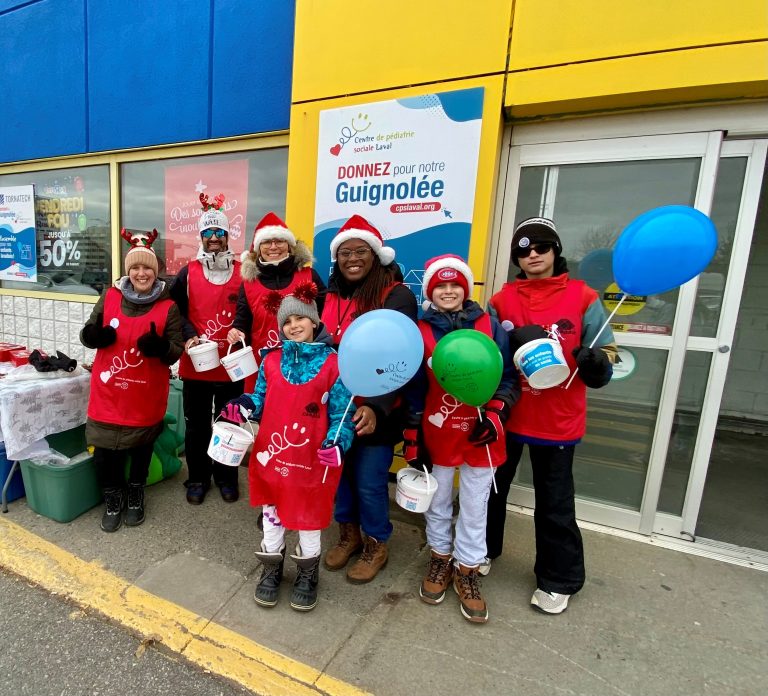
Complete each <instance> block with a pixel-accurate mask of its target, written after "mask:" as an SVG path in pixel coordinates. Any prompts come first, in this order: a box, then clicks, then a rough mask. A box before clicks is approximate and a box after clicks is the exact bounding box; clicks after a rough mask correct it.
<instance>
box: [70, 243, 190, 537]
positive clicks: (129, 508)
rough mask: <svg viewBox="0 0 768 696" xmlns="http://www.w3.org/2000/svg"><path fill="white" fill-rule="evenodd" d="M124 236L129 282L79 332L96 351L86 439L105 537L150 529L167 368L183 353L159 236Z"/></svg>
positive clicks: (112, 291)
mask: <svg viewBox="0 0 768 696" xmlns="http://www.w3.org/2000/svg"><path fill="white" fill-rule="evenodd" d="M121 235H122V237H123V239H125V240H126V241H127V242H128V243H129V244H130V249H129V250H128V253H126V255H125V264H124V266H125V275H124V276H123V277H122V278H120V279H119V280H117V281H115V284H114V286H113V287H110V288H107V289H106V290H105V291H104V293H103V294H102V296H101V297H100V298H99V300H98V302H97V303H96V305H95V306H94V308H93V311H92V312H91V316H90V317H89V318H88V321H87V322H86V323H85V326H84V327H83V329H82V331H81V332H80V341H81V343H82V344H83V345H84V346H85V347H86V348H95V349H96V357H95V359H94V361H93V371H92V373H91V397H90V400H89V402H88V419H87V422H86V428H85V434H86V439H87V440H88V444H89V445H93V447H94V452H93V460H94V464H95V465H96V473H97V475H98V477H99V482H100V485H101V487H102V490H103V492H104V503H105V509H104V515H103V516H102V519H101V528H102V529H103V530H104V531H105V532H115V531H117V530H118V529H119V528H120V525H121V524H122V523H123V521H125V524H126V526H129V527H135V526H137V525H140V524H141V523H142V522H143V521H144V484H145V483H146V480H147V474H148V473H149V464H150V461H151V459H152V450H153V446H154V443H155V440H156V439H157V437H158V435H159V434H160V432H161V431H162V429H163V418H164V417H165V412H166V409H167V406H168V390H169V377H170V370H169V367H170V365H172V364H173V363H175V362H176V361H177V360H178V359H179V356H180V355H181V353H182V351H183V350H184V341H183V339H182V337H181V315H180V314H179V308H178V307H177V306H176V304H175V303H174V302H173V301H172V300H171V299H170V297H169V290H168V286H167V284H166V283H165V281H163V280H159V279H158V277H157V273H158V264H157V256H156V255H155V252H154V250H153V249H152V242H154V241H155V239H156V238H157V230H152V232H151V233H150V234H148V235H145V234H130V233H128V232H127V231H126V230H122V232H121ZM128 456H130V457H131V467H130V471H129V474H128V485H127V487H126V481H125V473H124V472H125V462H126V459H127V457H128Z"/></svg>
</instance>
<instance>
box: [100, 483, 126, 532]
mask: <svg viewBox="0 0 768 696" xmlns="http://www.w3.org/2000/svg"><path fill="white" fill-rule="evenodd" d="M123 502H124V496H123V491H121V490H120V489H119V488H108V489H106V490H105V491H104V514H103V515H102V518H101V528H102V529H103V530H104V531H105V532H116V531H117V530H118V529H120V526H121V525H122V524H123Z"/></svg>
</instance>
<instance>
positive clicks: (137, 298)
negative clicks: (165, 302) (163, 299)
mask: <svg viewBox="0 0 768 696" xmlns="http://www.w3.org/2000/svg"><path fill="white" fill-rule="evenodd" d="M115 287H116V288H117V289H118V290H119V291H120V292H121V293H123V297H124V298H125V299H126V300H128V301H129V302H133V304H137V305H147V304H152V303H153V302H155V301H157V300H158V299H159V298H160V295H162V293H163V290H165V281H164V280H157V279H155V282H154V284H153V285H152V287H151V288H150V290H149V292H148V293H145V294H143V295H140V294H139V293H138V292H136V289H135V288H134V287H133V283H131V279H130V278H129V277H128V276H123V277H122V278H120V280H118V281H117V282H116V283H115Z"/></svg>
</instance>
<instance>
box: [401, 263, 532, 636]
mask: <svg viewBox="0 0 768 696" xmlns="http://www.w3.org/2000/svg"><path fill="white" fill-rule="evenodd" d="M472 286H473V278H472V271H471V270H470V268H469V266H468V265H467V264H466V263H465V262H464V261H463V260H462V259H461V258H459V257H458V256H453V255H448V254H446V255H444V256H438V257H436V258H433V259H430V260H429V261H428V262H427V267H426V270H425V272H424V280H423V288H424V296H425V297H426V298H428V299H429V300H430V301H431V305H430V307H429V309H427V310H426V312H425V313H424V316H423V317H422V319H421V320H420V321H419V329H420V331H421V334H422V338H423V340H424V360H425V364H426V365H427V367H426V377H427V383H428V386H427V389H426V393H425V394H422V395H421V398H418V397H417V396H414V395H413V394H411V396H410V398H409V401H410V403H409V412H410V413H409V422H410V423H411V424H412V425H413V426H414V427H411V428H408V429H406V430H405V431H404V433H403V439H404V443H405V451H404V454H405V459H406V461H408V463H409V464H411V465H412V466H414V467H416V468H422V466H426V467H427V468H428V469H430V470H431V472H432V475H433V476H434V477H435V478H436V479H437V484H438V487H437V491H436V492H435V494H434V497H433V498H432V502H431V504H430V506H429V509H428V510H427V512H426V513H425V518H426V523H427V524H426V528H427V543H428V544H429V546H430V549H431V555H430V561H429V567H428V570H427V574H426V576H425V577H424V579H423V580H422V582H421V586H420V587H419V597H420V598H421V599H422V601H424V602H426V603H427V604H440V602H442V601H443V599H444V598H445V592H446V590H447V589H448V587H449V586H450V584H451V581H453V587H454V589H455V590H456V593H457V595H458V596H459V601H460V605H461V613H462V615H463V616H464V618H465V619H467V620H468V621H471V622H474V623H485V622H486V621H487V620H488V607H487V604H486V602H485V600H484V599H483V596H482V594H481V592H480V581H479V577H478V567H479V565H480V563H481V562H482V561H483V560H484V558H485V555H486V548H485V527H486V517H487V503H488V494H489V491H490V488H491V482H492V477H493V471H494V467H497V466H499V465H500V464H501V463H503V462H504V459H505V456H506V454H505V445H504V423H505V421H506V419H507V417H508V416H509V411H510V408H511V407H512V405H513V404H514V403H515V401H516V400H517V399H518V397H519V395H520V387H519V384H518V381H517V373H516V371H515V370H514V367H513V364H512V359H511V355H510V351H509V339H508V337H507V333H506V331H504V329H502V328H501V325H500V324H499V322H498V321H497V320H496V319H494V318H492V317H491V316H489V315H488V314H487V313H486V312H485V311H484V310H483V309H482V307H480V305H479V304H477V302H474V301H472V300H470V299H468V298H469V296H470V295H471V293H472ZM456 329H474V330H476V331H481V332H483V333H485V334H486V335H488V336H490V337H491V338H493V340H494V341H495V342H496V345H497V346H498V347H499V351H500V352H501V355H502V358H503V360H504V369H503V373H502V377H501V382H500V383H499V386H498V388H497V390H496V393H495V394H494V395H493V397H492V398H491V400H490V401H489V402H488V403H487V404H485V406H484V407H483V408H482V411H481V413H482V415H481V416H478V411H477V409H476V408H475V407H473V406H468V405H466V404H463V403H461V402H459V401H458V400H456V399H455V398H454V397H453V396H451V395H450V394H448V393H446V392H445V391H444V390H443V388H442V387H441V386H440V384H439V382H438V380H437V379H436V378H435V376H434V373H433V372H432V370H431V368H430V367H428V366H429V362H428V361H429V358H430V357H431V355H432V353H433V351H434V349H435V346H436V344H437V342H438V341H439V340H440V339H441V338H442V337H443V336H445V335H446V334H447V333H449V332H450V331H454V330H456ZM417 424H418V425H417ZM419 430H420V431H421V432H419ZM422 442H423V448H424V449H425V450H426V452H420V451H419V449H420V446H422V445H421V444H420V443H422ZM486 445H487V447H486ZM456 469H458V471H459V500H460V509H459V516H458V519H457V521H456V530H455V534H452V533H451V518H452V514H453V506H452V492H453V479H454V472H455V471H456Z"/></svg>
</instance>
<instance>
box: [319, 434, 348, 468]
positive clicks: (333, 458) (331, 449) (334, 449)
mask: <svg viewBox="0 0 768 696" xmlns="http://www.w3.org/2000/svg"><path fill="white" fill-rule="evenodd" d="M317 458H318V459H319V460H320V465H321V466H328V467H332V468H334V469H336V468H338V467H340V466H341V464H342V461H343V458H344V451H343V450H342V449H341V445H338V444H337V445H334V444H333V440H326V441H325V442H323V444H322V446H321V447H320V449H318V450H317Z"/></svg>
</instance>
